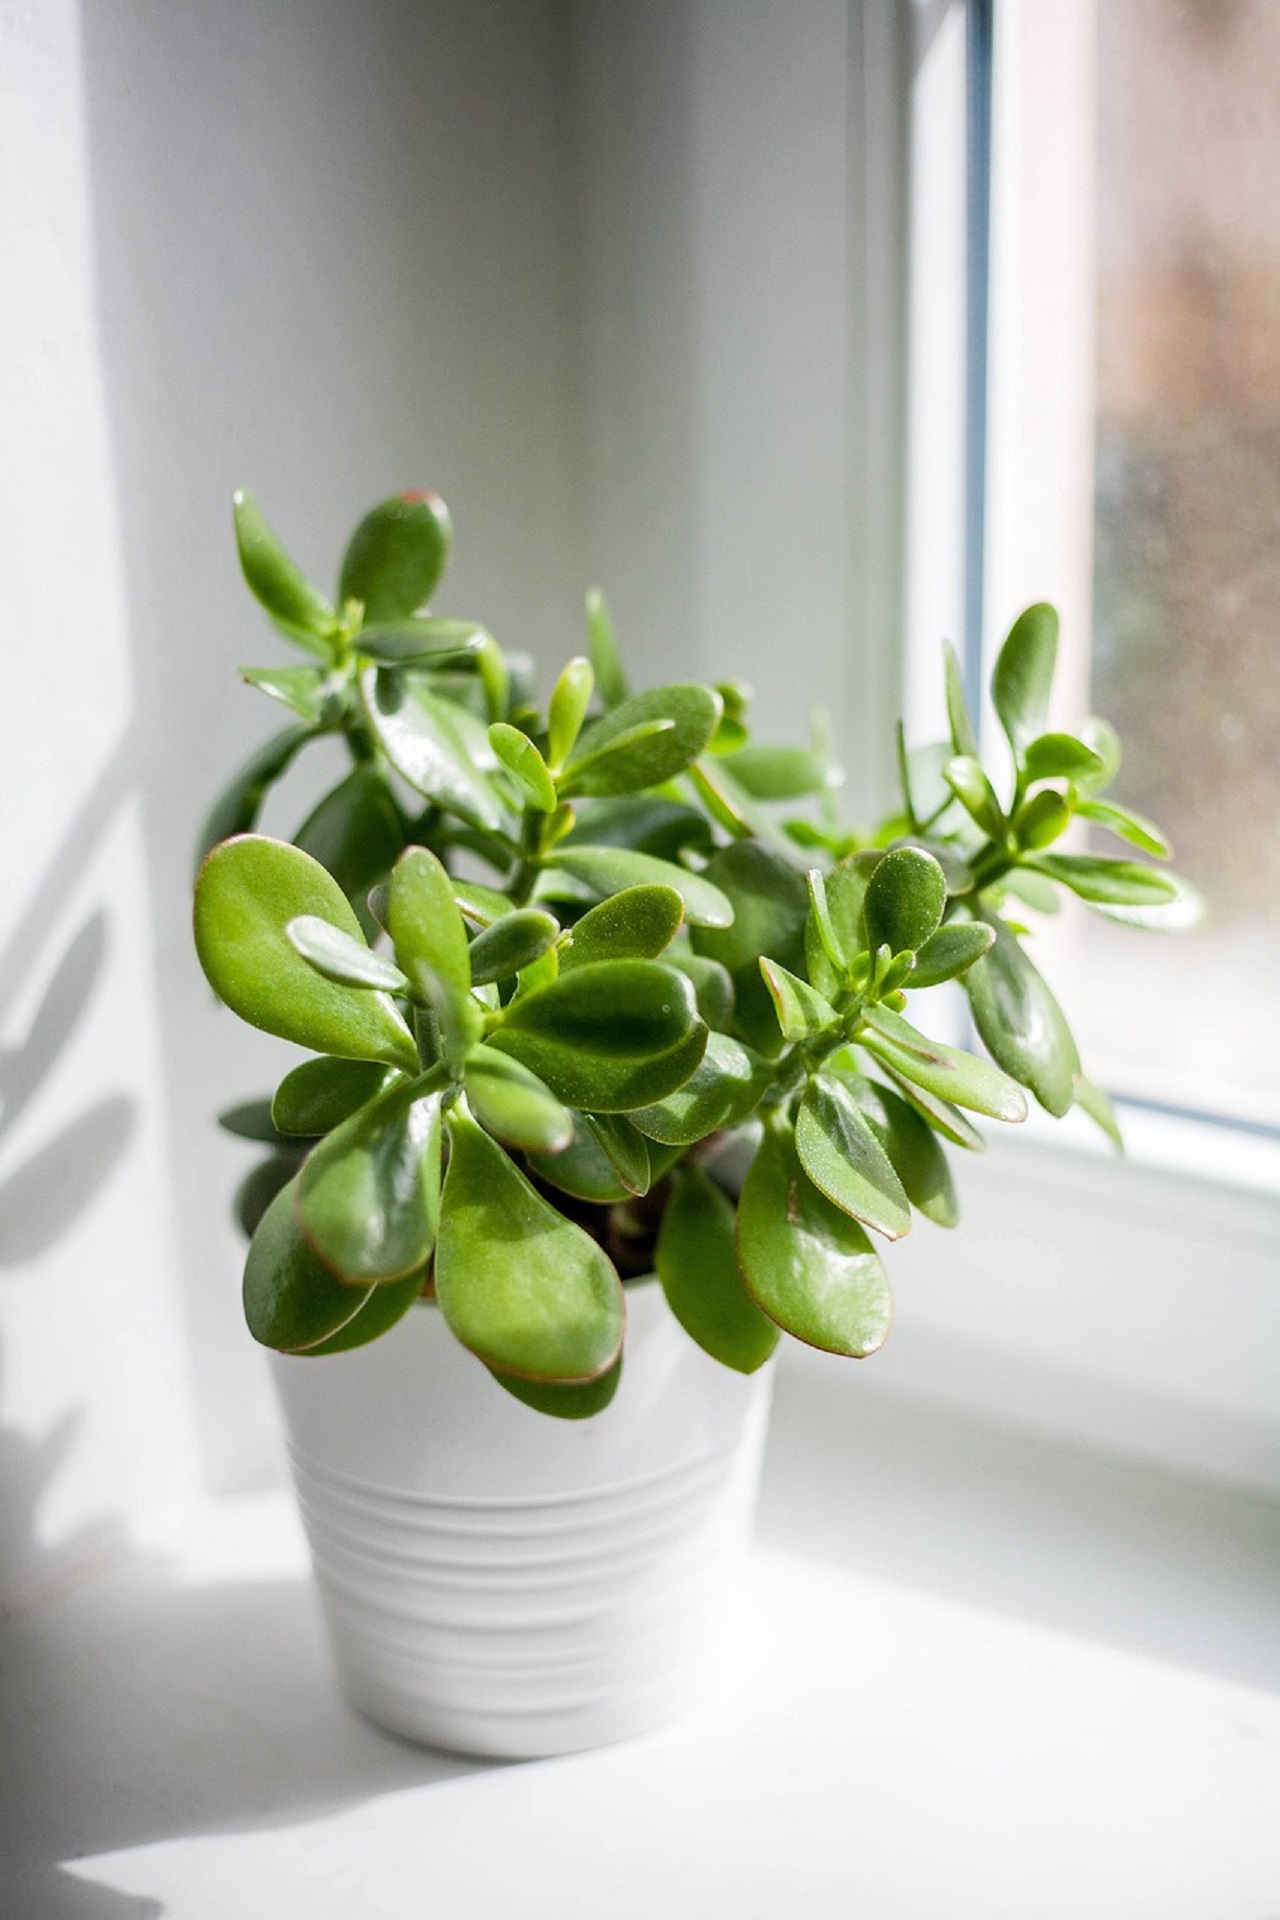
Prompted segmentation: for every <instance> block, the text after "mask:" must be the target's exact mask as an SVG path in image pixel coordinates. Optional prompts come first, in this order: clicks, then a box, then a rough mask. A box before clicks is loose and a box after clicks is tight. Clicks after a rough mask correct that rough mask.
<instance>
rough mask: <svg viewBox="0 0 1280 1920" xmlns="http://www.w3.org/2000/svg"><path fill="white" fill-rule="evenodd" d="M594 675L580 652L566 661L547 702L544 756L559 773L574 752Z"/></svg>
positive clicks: (591, 689) (585, 714) (589, 663)
mask: <svg viewBox="0 0 1280 1920" xmlns="http://www.w3.org/2000/svg"><path fill="white" fill-rule="evenodd" d="M595 683H596V677H595V674H594V673H593V672H592V671H591V662H590V661H589V660H584V659H583V658H582V656H581V654H578V655H576V656H575V657H574V658H573V659H572V660H567V661H566V662H565V664H564V666H563V667H562V668H561V669H560V677H559V679H558V680H557V681H556V684H555V686H554V687H553V688H552V689H551V698H550V700H549V701H548V702H547V758H548V760H549V761H550V763H551V765H552V766H553V767H554V768H555V769H556V771H557V772H558V771H559V770H560V768H561V767H563V766H564V763H565V761H566V760H567V759H568V758H569V755H570V754H571V753H572V752H573V748H574V743H575V742H576V740H577V738H578V735H579V734H580V733H581V732H582V723H583V721H584V720H585V719H586V717H587V708H588V707H589V706H590V705H591V695H592V693H593V691H594V690H595Z"/></svg>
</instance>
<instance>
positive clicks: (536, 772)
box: [489, 720, 556, 813]
mask: <svg viewBox="0 0 1280 1920" xmlns="http://www.w3.org/2000/svg"><path fill="white" fill-rule="evenodd" d="M489 745H490V746H491V747H492V748H493V750H494V752H495V753H496V754H497V756H498V758H499V760H501V762H502V764H503V766H504V767H505V768H506V770H507V772H508V773H509V774H510V775H511V777H512V779H513V780H514V781H515V782H516V784H517V786H518V787H519V788H520V792H521V794H522V795H523V797H524V799H525V800H526V802H527V803H528V804H529V805H530V806H532V807H536V808H537V809H538V810H539V812H541V813H554V812H555V810H556V789H555V782H554V781H553V780H552V778H551V775H550V773H549V772H548V771H547V763H546V761H545V760H544V759H543V757H542V755H541V754H540V753H539V752H538V749H537V748H536V747H535V746H534V744H533V741H532V740H531V739H530V738H529V736H528V734H527V733H521V731H520V729H519V727H509V726H508V725H507V723H506V721H505V720H495V721H494V723H493V725H492V726H491V727H490V729H489Z"/></svg>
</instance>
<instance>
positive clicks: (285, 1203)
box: [243, 1182, 371, 1353]
mask: <svg viewBox="0 0 1280 1920" xmlns="http://www.w3.org/2000/svg"><path fill="white" fill-rule="evenodd" d="M370 1291H371V1289H369V1288H367V1287H352V1286H348V1285H346V1284H345V1282H343V1281H341V1280H339V1279H337V1278H336V1277H335V1275H334V1274H332V1273H330V1271H329V1269H328V1268H327V1267H326V1266H325V1265H324V1263H323V1261H321V1260H319V1259H317V1257H316V1255H315V1253H313V1251H312V1249H311V1248H310V1247H309V1246H308V1244H307V1242H306V1241H305V1240H304V1239H303V1237H302V1231H301V1228H300V1227H299V1226H298V1222H297V1219H296V1218H295V1215H294V1183H293V1182H290V1184H289V1185H288V1186H286V1187H282V1188H281V1190H280V1192H279V1193H278V1194H277V1195H276V1197H275V1199H274V1200H273V1201H272V1202H271V1205H270V1206H269V1207H268V1208H267V1210H266V1212H265V1213H264V1214H263V1216H262V1218H261V1220H260V1221H259V1222H258V1227H257V1231H256V1232H255V1234H254V1236H253V1239H252V1241H251V1242H250V1246H249V1254H248V1258H247V1259H246V1261H245V1268H244V1288H243V1299H244V1317H245V1320H246V1322H247V1324H248V1328H249V1331H250V1333H251V1334H252V1335H253V1337H254V1339H255V1340H257V1341H259V1342H260V1344H261V1345H262V1346H264V1347H274V1348H275V1349H276V1351H277V1352H279V1353H297V1352H300V1351H302V1350H304V1349H305V1348H307V1347H317V1346H319V1344H320V1342H321V1341H322V1340H328V1339H330V1338H331V1337H332V1335H334V1334H335V1333H337V1332H338V1330H339V1328H340V1327H344V1326H346V1324H347V1322H348V1321H349V1320H353V1319H354V1318H355V1316H356V1314H357V1313H359V1311H360V1309H361V1307H362V1306H363V1305H364V1303H365V1301H366V1300H367V1299H368V1297H369V1293H370Z"/></svg>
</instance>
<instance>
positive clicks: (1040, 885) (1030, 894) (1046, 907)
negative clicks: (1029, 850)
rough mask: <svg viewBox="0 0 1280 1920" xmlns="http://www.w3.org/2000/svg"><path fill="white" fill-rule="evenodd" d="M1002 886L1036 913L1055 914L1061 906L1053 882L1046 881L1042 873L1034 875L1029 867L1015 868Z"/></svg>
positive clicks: (1005, 878) (1008, 874)
mask: <svg viewBox="0 0 1280 1920" xmlns="http://www.w3.org/2000/svg"><path fill="white" fill-rule="evenodd" d="M1001 885H1002V886H1003V888H1004V891H1005V892H1006V893H1009V894H1012V895H1013V897H1014V899H1015V900H1020V901H1021V902H1022V903H1023V905H1024V906H1028V907H1031V908H1032V909H1033V911H1034V912H1036V913H1044V914H1054V913H1057V912H1058V910H1059V907H1060V906H1061V901H1060V899H1059V897H1058V889H1057V888H1056V887H1055V886H1054V884H1053V882H1052V880H1046V879H1045V877H1044V875H1043V874H1042V873H1032V871H1031V869H1030V868H1029V867H1015V868H1014V870H1013V872H1012V873H1007V874H1006V875H1005V877H1004V879H1003V881H1002V882H1001Z"/></svg>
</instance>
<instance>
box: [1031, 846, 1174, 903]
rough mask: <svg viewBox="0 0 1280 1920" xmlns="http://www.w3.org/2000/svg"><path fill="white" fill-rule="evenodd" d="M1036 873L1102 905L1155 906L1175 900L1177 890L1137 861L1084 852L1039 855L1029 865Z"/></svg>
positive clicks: (1155, 870) (1165, 877)
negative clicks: (1114, 858)
mask: <svg viewBox="0 0 1280 1920" xmlns="http://www.w3.org/2000/svg"><path fill="white" fill-rule="evenodd" d="M1032 864H1033V865H1034V867H1035V870H1036V872H1037V873H1044V874H1047V875H1048V877H1049V878H1050V879H1051V880H1058V881H1061V883H1062V885H1063V886H1064V887H1070V889H1071V891H1072V893H1077V894H1079V896H1080V898H1081V899H1082V900H1090V901H1099V902H1101V904H1102V905H1104V906H1115V907H1158V906H1163V905H1165V904H1166V903H1167V902H1168V901H1171V900H1173V899H1175V898H1176V897H1177V891H1178V889H1177V887H1176V885H1175V883H1174V881H1173V880H1172V878H1171V877H1170V876H1169V875H1168V874H1167V873H1162V872H1161V871H1160V870H1159V868H1158V867H1145V866H1142V865H1140V864H1139V862H1138V861H1136V860H1106V859H1102V858H1099V857H1096V856H1094V855H1092V854H1084V853H1042V854H1038V855H1037V856H1036V858H1035V860H1034V862H1033V863H1032Z"/></svg>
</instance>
